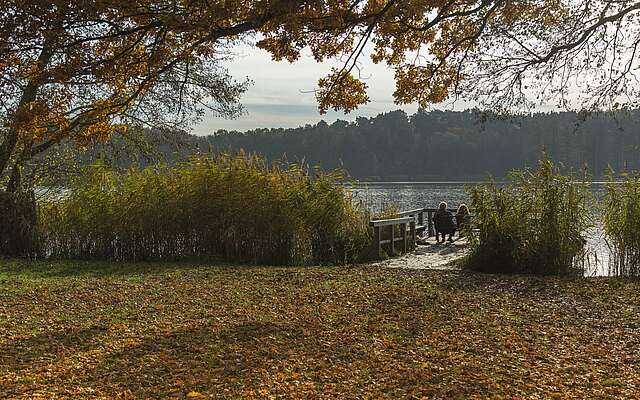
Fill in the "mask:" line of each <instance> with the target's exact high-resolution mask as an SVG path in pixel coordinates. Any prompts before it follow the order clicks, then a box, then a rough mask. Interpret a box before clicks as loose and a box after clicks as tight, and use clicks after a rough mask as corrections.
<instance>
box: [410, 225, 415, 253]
mask: <svg viewBox="0 0 640 400" xmlns="http://www.w3.org/2000/svg"><path fill="white" fill-rule="evenodd" d="M409 235H410V237H411V249H412V250H413V249H415V248H416V221H411V222H409Z"/></svg>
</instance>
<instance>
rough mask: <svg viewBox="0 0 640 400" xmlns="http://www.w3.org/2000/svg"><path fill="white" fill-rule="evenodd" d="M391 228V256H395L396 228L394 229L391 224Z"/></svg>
mask: <svg viewBox="0 0 640 400" xmlns="http://www.w3.org/2000/svg"><path fill="white" fill-rule="evenodd" d="M389 228H391V256H395V255H396V242H395V240H394V239H395V238H394V233H395V232H394V230H395V229H393V225H389Z"/></svg>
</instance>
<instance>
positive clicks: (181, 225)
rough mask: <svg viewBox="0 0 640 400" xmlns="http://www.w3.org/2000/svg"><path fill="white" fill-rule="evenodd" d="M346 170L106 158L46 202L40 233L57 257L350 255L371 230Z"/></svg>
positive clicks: (256, 259)
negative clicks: (116, 166) (120, 168)
mask: <svg viewBox="0 0 640 400" xmlns="http://www.w3.org/2000/svg"><path fill="white" fill-rule="evenodd" d="M341 179H342V175H341V174H340V173H339V172H337V171H334V172H328V173H323V172H321V171H315V172H314V173H313V174H309V173H307V172H306V171H305V170H304V169H303V168H302V166H300V165H296V164H282V165H278V166H269V165H267V164H266V163H265V161H264V160H262V159H260V158H258V157H255V156H249V155H244V154H240V155H238V156H235V157H231V156H227V155H222V156H218V157H215V158H211V157H204V156H200V157H196V158H193V159H190V160H189V161H187V162H184V163H181V164H178V165H175V166H167V165H157V166H154V167H149V168H146V169H142V170H140V169H130V170H128V171H126V172H125V173H119V172H116V171H114V170H112V169H110V168H108V167H107V166H105V165H103V164H96V165H94V166H93V167H91V168H89V169H88V170H87V172H86V173H85V174H83V175H82V176H80V177H78V178H77V179H75V180H74V181H73V182H72V184H71V186H70V187H69V192H68V194H67V195H66V196H64V197H63V198H62V199H51V200H50V201H47V202H43V203H42V204H41V206H40V220H41V223H40V239H41V243H42V248H43V250H44V252H45V253H46V254H45V255H46V256H48V257H56V258H85V259H111V260H122V261H124V260H126V261H136V260H165V259H172V260H174V259H185V258H203V257H204V258H208V257H220V258H223V259H225V260H230V261H237V262H250V263H259V264H279V265H284V264H312V263H321V264H344V263H349V262H353V261H355V260H357V259H358V257H359V256H360V254H361V253H362V251H363V249H365V248H366V247H367V246H368V245H369V243H370V234H369V231H368V227H367V215H366V214H365V213H364V212H362V211H360V210H359V209H357V208H355V207H354V206H353V204H352V201H351V198H350V195H349V192H348V191H346V189H345V188H344V187H343V186H342V185H341V184H340V181H341Z"/></svg>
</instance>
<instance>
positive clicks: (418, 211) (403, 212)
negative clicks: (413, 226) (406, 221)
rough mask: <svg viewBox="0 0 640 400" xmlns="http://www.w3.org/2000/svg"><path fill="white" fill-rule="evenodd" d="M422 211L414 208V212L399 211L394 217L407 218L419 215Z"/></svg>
mask: <svg viewBox="0 0 640 400" xmlns="http://www.w3.org/2000/svg"><path fill="white" fill-rule="evenodd" d="M422 211H423V209H422V208H416V209H414V210H408V211H400V212H399V213H397V214H396V215H397V216H399V217H406V216H409V215H413V216H416V215H418V214H420V213H421V212H422Z"/></svg>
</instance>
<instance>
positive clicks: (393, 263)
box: [373, 238, 469, 270]
mask: <svg viewBox="0 0 640 400" xmlns="http://www.w3.org/2000/svg"><path fill="white" fill-rule="evenodd" d="M468 249H469V247H468V246H467V242H466V240H464V239H457V240H456V241H454V242H453V243H449V242H445V243H444V244H438V243H436V241H435V239H434V238H429V239H428V240H427V243H426V244H423V245H418V247H417V248H416V250H414V251H413V252H411V253H407V254H404V255H402V256H401V257H395V258H390V259H388V260H384V261H378V262H376V263H374V264H373V265H375V266H380V267H384V268H410V269H443V270H451V269H458V267H457V266H454V265H451V263H452V262H453V261H456V260H458V259H460V258H462V257H463V256H465V255H466V254H467V253H468Z"/></svg>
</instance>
